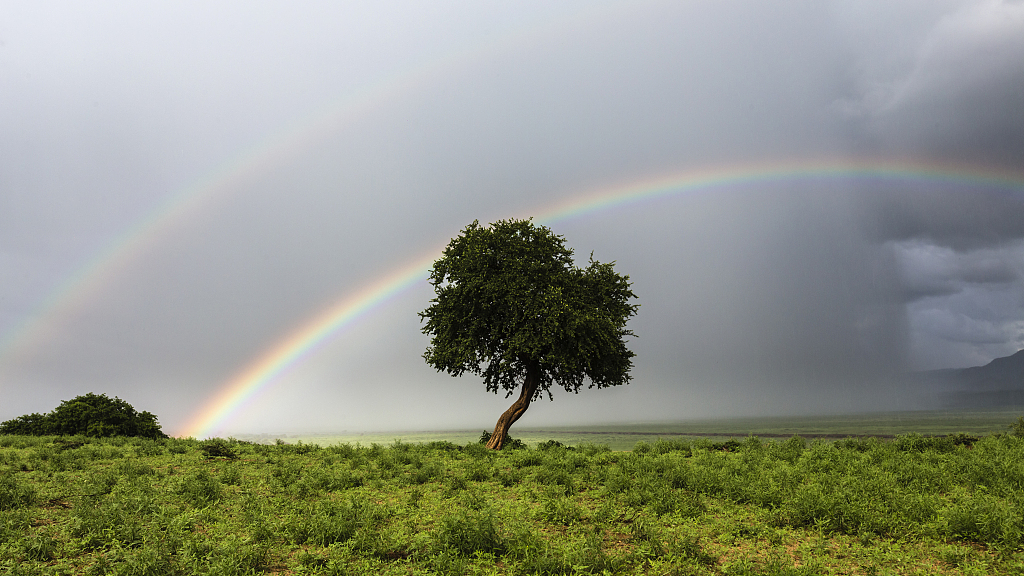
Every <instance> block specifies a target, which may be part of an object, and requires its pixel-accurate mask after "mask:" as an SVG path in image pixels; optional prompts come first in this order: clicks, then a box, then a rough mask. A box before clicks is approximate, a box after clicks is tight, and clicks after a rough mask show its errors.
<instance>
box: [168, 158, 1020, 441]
mask: <svg viewBox="0 0 1024 576" xmlns="http://www.w3.org/2000/svg"><path fill="white" fill-rule="evenodd" d="M836 179H861V180H871V181H880V182H885V181H896V182H898V181H904V182H908V181H912V182H918V183H921V182H924V183H934V184H939V185H944V186H948V185H969V186H972V187H977V186H981V187H985V188H993V189H997V190H1005V191H1011V192H1013V191H1017V192H1024V173H1019V172H1011V171H1006V170H995V169H990V168H984V167H978V166H969V165H957V164H951V163H945V164H939V163H923V162H908V161H902V162H901V161H894V160H850V161H807V162H791V163H785V164H779V163H775V164H745V165H732V166H724V167H718V168H712V169H704V170H692V171H686V172H682V173H676V174H669V175H662V176H658V177H654V178H647V179H644V180H641V181H634V182H632V183H629V184H622V185H618V186H611V187H607V188H603V189H599V190H592V191H589V192H586V193H583V194H579V195H577V196H574V197H572V198H570V199H568V200H566V201H564V202H559V203H556V204H554V205H549V206H546V207H541V208H539V209H537V210H536V211H534V213H533V214H532V215H533V216H534V218H535V220H536V221H537V222H539V223H542V224H553V223H556V222H559V221H563V220H566V219H569V218H576V217H580V216H583V215H586V214H591V213H594V212H599V211H604V210H609V209H612V208H616V207H621V206H626V205H630V204H634V203H638V202H641V201H643V200H649V199H655V198H659V197H669V196H678V195H683V194H687V193H694V192H697V191H701V192H705V193H707V192H712V191H714V190H720V189H725V188H736V187H740V186H744V185H752V184H763V183H771V182H783V181H789V182H792V181H816V180H836ZM530 215H531V214H523V215H519V217H527V216H530ZM440 254H441V247H438V248H437V249H436V250H433V251H430V252H428V253H426V254H423V255H420V256H419V257H417V258H415V259H414V260H412V261H410V262H409V263H407V264H405V265H403V266H401V267H399V268H397V269H395V270H394V271H392V272H390V273H389V274H387V275H385V276H384V277H382V278H380V279H377V280H376V281H374V282H371V283H369V284H367V285H366V286H363V287H361V288H360V289H358V290H356V291H355V292H353V293H348V294H345V295H344V296H343V297H342V298H340V299H339V300H338V301H337V302H335V303H334V304H333V305H332V306H330V307H329V308H327V309H326V310H324V311H322V312H321V313H319V314H317V315H316V316H314V317H313V318H312V319H310V320H308V321H307V322H306V323H304V324H302V325H301V326H300V327H299V328H297V329H296V330H294V331H292V332H291V333H290V334H289V335H288V336H286V337H285V338H283V339H281V340H280V341H279V342H278V343H277V344H275V345H274V346H272V347H271V348H269V349H268V350H267V351H266V352H265V353H264V354H262V355H261V356H259V357H258V358H257V359H256V360H255V361H253V362H252V363H251V364H249V365H248V366H247V367H246V368H244V369H243V370H241V371H240V372H239V373H238V374H237V375H236V376H235V377H233V378H231V379H230V380H229V381H228V382H226V383H225V384H223V385H222V386H221V387H220V390H219V391H218V392H217V393H216V394H215V395H214V396H213V397H212V398H211V399H210V400H208V401H207V402H206V404H205V405H204V406H203V407H202V408H201V409H200V410H199V411H198V412H197V413H196V415H195V416H194V417H193V418H192V419H191V420H190V421H189V422H188V423H187V424H185V426H183V427H182V429H181V430H180V431H179V432H178V435H179V436H194V437H204V436H208V435H210V434H212V433H213V432H215V431H216V430H217V429H218V428H220V427H221V426H222V425H223V424H224V423H225V422H226V421H227V420H228V419H229V418H230V417H231V416H232V415H234V414H236V413H237V412H238V411H239V410H241V409H242V408H243V407H244V406H245V405H246V404H248V402H249V401H250V400H251V399H252V398H254V397H255V396H256V395H257V394H258V393H259V392H260V391H261V390H264V389H265V388H266V387H267V386H269V385H270V384H271V383H272V382H273V381H274V380H275V379H276V378H277V377H278V376H280V375H281V374H282V373H284V372H286V371H287V370H288V369H289V368H291V367H293V366H295V365H296V364H298V363H299V362H301V361H302V360H303V359H305V358H307V357H309V356H310V355H311V354H312V353H313V352H314V351H315V349H316V348H317V347H318V346H320V345H322V344H324V343H325V342H327V341H328V340H329V339H330V338H331V337H333V336H335V335H337V334H338V333H340V332H341V331H342V330H343V329H345V328H347V327H349V326H351V325H352V324H353V323H355V322H356V321H357V320H359V319H360V318H364V317H366V316H367V314H368V313H369V312H370V311H371V310H374V309H377V308H379V307H381V306H382V305H383V304H384V303H386V302H387V301H389V300H391V299H392V298H394V297H395V296H397V295H398V294H400V293H402V292H403V291H404V290H406V289H407V288H409V287H411V286H413V285H414V284H415V283H417V282H424V281H426V278H427V275H428V271H429V269H430V265H431V263H432V262H433V261H434V260H435V259H436V258H437V257H439V256H440Z"/></svg>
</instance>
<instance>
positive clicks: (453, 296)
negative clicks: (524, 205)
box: [420, 220, 639, 448]
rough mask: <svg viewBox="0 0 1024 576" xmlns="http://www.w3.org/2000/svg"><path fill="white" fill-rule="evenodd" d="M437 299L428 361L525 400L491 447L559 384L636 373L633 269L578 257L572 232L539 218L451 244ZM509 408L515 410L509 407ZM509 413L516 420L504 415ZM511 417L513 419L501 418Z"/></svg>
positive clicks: (430, 316) (438, 269)
mask: <svg viewBox="0 0 1024 576" xmlns="http://www.w3.org/2000/svg"><path fill="white" fill-rule="evenodd" d="M430 282H431V284H432V285H433V286H434V291H435V294H436V297H435V298H433V299H432V300H431V301H430V302H431V303H430V306H429V307H428V308H427V309H426V310H424V311H423V312H421V313H420V317H421V320H423V321H425V324H424V326H423V332H424V333H425V334H429V335H431V341H430V346H429V347H428V348H427V351H426V352H425V353H424V358H425V359H426V361H427V363H428V364H430V365H431V366H433V367H434V368H436V369H437V370H438V371H445V372H448V373H449V374H451V375H452V376H460V375H462V374H464V373H465V372H471V373H474V374H477V375H481V376H483V379H484V384H485V386H486V388H487V390H488V391H489V392H495V393H496V392H497V391H498V390H505V391H506V392H507V394H506V395H511V394H512V393H513V392H514V391H515V390H516V389H517V388H518V387H519V386H520V383H522V392H521V395H520V400H519V401H517V403H516V404H514V405H513V406H512V408H510V409H509V412H506V413H505V414H504V415H502V419H500V420H499V422H498V426H497V427H496V428H495V433H494V434H492V439H491V441H490V442H489V443H488V446H490V447H492V448H500V447H501V445H502V443H503V442H504V439H505V436H506V435H507V432H508V426H511V423H512V422H514V421H515V420H517V419H518V418H519V416H521V415H522V413H523V412H525V410H526V408H527V407H528V406H529V403H530V401H532V400H534V399H535V398H536V397H538V396H540V395H541V394H542V393H547V394H548V397H549V398H551V397H552V396H551V390H550V389H551V386H552V385H554V386H557V387H561V388H564V389H565V390H566V391H567V392H573V393H577V392H579V390H580V388H581V387H582V386H583V384H584V381H585V380H589V382H590V384H589V386H588V388H606V387H609V386H618V385H621V384H626V383H628V382H629V380H630V374H629V370H630V368H632V365H633V363H632V358H633V356H634V354H633V352H632V351H630V350H629V349H628V348H627V347H626V341H625V339H626V337H627V336H633V335H634V334H633V332H632V331H631V330H628V329H627V328H626V321H627V320H629V318H630V317H631V316H633V315H634V314H636V311H637V308H638V307H639V305H637V304H632V303H631V302H630V301H631V300H632V299H634V298H636V295H635V294H634V293H633V292H632V290H631V289H630V282H629V276H625V275H620V274H618V273H616V272H615V270H614V263H601V262H598V261H595V260H594V259H593V254H591V258H590V261H589V263H588V265H587V266H586V267H585V268H579V267H577V266H576V265H575V264H574V262H573V251H572V249H571V248H568V247H566V245H565V239H564V238H563V237H562V236H559V235H557V234H555V233H553V232H552V231H551V230H550V229H549V228H547V227H545V226H538V225H535V224H533V222H532V220H502V221H498V222H494V223H493V224H491V225H490V226H489V227H483V226H480V224H479V222H477V221H474V222H473V223H472V224H470V225H469V226H467V227H466V228H465V229H463V230H462V233H461V234H460V235H459V236H457V237H456V238H453V239H452V241H451V242H450V243H449V244H448V246H447V248H445V251H444V253H443V255H442V257H441V258H440V259H439V260H437V261H436V262H434V266H433V268H432V270H431V273H430ZM510 412H511V414H510ZM506 416H507V417H508V418H506ZM503 420H510V421H509V422H508V423H507V425H503Z"/></svg>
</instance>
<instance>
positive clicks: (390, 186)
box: [0, 0, 1024, 435]
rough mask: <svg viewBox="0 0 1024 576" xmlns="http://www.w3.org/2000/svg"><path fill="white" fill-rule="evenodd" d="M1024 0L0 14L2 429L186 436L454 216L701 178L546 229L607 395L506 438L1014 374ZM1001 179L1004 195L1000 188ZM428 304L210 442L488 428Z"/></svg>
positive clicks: (478, 386)
mask: <svg viewBox="0 0 1024 576" xmlns="http://www.w3.org/2000/svg"><path fill="white" fill-rule="evenodd" d="M1022 54H1024V3H1022V2H1019V1H1016V2H1010V1H1006V2H1001V1H967V0H964V1H960V0H956V1H953V0H950V1H939V0H915V1H904V2H891V1H888V0H886V1H882V0H878V1H871V0H869V1H864V0H857V1H854V0H850V1H848V2H822V1H819V0H813V1H812V0H808V1H803V2H800V1H793V2H753V1H751V2H720V1H717V0H716V1H707V2H698V1H693V2H676V1H663V2H596V1H593V0H587V1H584V2H559V3H551V2H382V1H379V0H374V1H372V2H324V3H313V2H308V3H269V2H251V1H247V2H237V3H230V2H195V3H188V2H174V3H137V2H125V3H116V2H103V3H79V4H68V3H56V2H55V3H46V2H38V1H31V2H15V1H9V0H0V346H2V347H0V396H2V397H3V400H2V402H0V420H6V419H9V418H13V417H15V416H18V415H20V414H24V413H27V412H46V411H49V410H51V409H52V408H54V407H55V406H56V405H57V404H58V403H59V402H60V401H61V400H64V399H68V398H71V397H73V396H75V395H78V394H83V393H85V392H96V393H106V394H108V395H110V396H114V395H116V396H119V397H121V398H123V399H125V400H128V401H129V402H130V403H132V404H133V405H134V406H136V408H138V409H141V410H149V411H151V412H154V413H156V414H157V415H158V416H159V417H160V420H161V422H162V424H163V425H164V428H165V430H167V431H169V432H172V433H173V432H175V431H177V430H180V429H181V427H182V426H183V425H184V423H185V422H187V421H188V420H189V418H190V417H192V416H193V415H194V414H196V413H197V412H198V411H199V410H200V409H201V408H202V407H203V406H204V405H205V404H206V403H208V402H209V401H210V399H211V398H212V397H213V396H214V394H215V392H216V391H217V390H219V389H221V388H222V387H223V386H224V384H225V383H226V382H228V381H229V380H231V379H232V378H233V377H234V376H235V375H236V374H238V373H239V372H240V371H242V370H244V369H245V368H246V367H247V366H250V365H251V364H252V362H254V361H256V360H257V359H259V358H260V357H261V356H262V355H264V354H265V353H266V352H267V351H268V350H271V349H273V348H274V346H275V345H276V344H277V343H278V342H280V341H281V339H282V338H284V337H285V336H286V335H287V334H288V333H290V332H291V331H293V330H295V329H296V328H297V327H299V326H301V325H303V324H304V323H306V322H308V321H309V320H310V319H311V318H314V317H316V316H317V315H318V314H320V313H321V312H322V311H323V310H324V309H326V308H327V307H328V306H330V305H331V304H332V303H333V302H336V301H337V300H338V299H339V298H343V297H345V296H346V295H347V294H352V293H355V292H357V291H359V290H361V289H363V288H365V287H366V286H367V285H370V284H372V283H373V282H375V281H376V280H378V279H380V278H382V277H384V276H386V275H387V274H389V273H391V272H393V271H394V270H397V269H400V268H401V267H403V266H406V265H408V263H410V262H412V261H415V260H416V259H417V258H422V257H423V255H424V254H425V251H428V250H433V249H436V248H437V247H439V246H442V245H443V244H444V243H445V242H446V241H447V240H448V239H450V238H451V237H452V236H454V235H456V234H458V232H459V231H460V230H461V229H462V227H464V226H465V225H467V224H469V223H470V222H472V221H473V220H474V219H479V220H481V222H491V221H494V220H496V219H501V218H507V217H512V216H515V217H526V216H530V215H534V214H541V213H543V212H544V211H545V210H547V209H549V208H550V207H551V206H554V205H557V204H558V203H559V202H563V201H569V200H570V199H573V198H585V197H587V195H588V194H593V193H596V192H598V191H601V190H606V189H609V188H614V187H626V186H629V185H631V184H633V183H637V182H643V181H647V180H651V179H652V178H659V177H665V176H670V175H673V174H687V173H690V172H693V171H700V170H716V169H727V167H730V166H733V167H735V166H753V165H766V166H773V165H780V164H788V165H797V166H800V165H808V166H809V165H812V164H814V163H815V162H822V161H832V162H843V161H883V162H891V163H895V164H899V165H907V166H910V165H917V166H921V165H933V166H940V167H946V169H947V170H948V171H949V172H950V173H954V174H964V175H967V174H972V175H974V176H978V175H981V176H985V175H990V176H998V177H999V178H1002V180H1000V181H997V182H993V181H989V182H987V183H986V182H982V181H981V180H979V179H977V178H974V179H973V180H972V179H970V178H960V179H957V178H952V179H948V180H946V181H935V180H926V179H921V178H913V177H907V178H902V179H891V180H878V179H874V180H869V179H865V178H856V177H852V178H851V177H835V178H821V179H814V180H807V179H803V180H801V179H788V180H787V179H775V180H764V181H757V180H755V181H751V182H747V183H733V184H730V185H724V186H719V187H715V188H709V189H706V190H696V191H690V192H686V193H679V194H675V195H668V196H663V197H659V198H656V199H648V200H644V201H639V202H634V203H627V204H623V205H619V206H617V207H614V208H610V209H606V210H599V211H595V212H590V213H587V214H583V215H580V216H576V217H570V218H564V219H561V220H557V221H554V222H552V223H551V226H552V228H553V229H554V231H555V232H556V233H559V234H563V235H564V236H565V237H566V238H567V240H568V243H569V245H570V246H572V247H573V248H574V249H575V250H576V254H577V256H578V257H580V258H581V259H585V258H586V256H587V255H588V254H589V253H590V252H591V251H593V254H594V257H595V258H596V259H598V260H600V261H612V260H614V261H616V269H617V270H618V271H619V272H621V273H624V274H628V275H629V276H630V278H631V279H632V281H633V282H634V291H635V292H636V293H637V294H638V296H639V303H640V304H641V309H640V313H639V315H638V316H637V317H636V318H634V319H633V320H632V322H631V327H632V328H633V330H634V331H635V332H636V333H637V334H638V338H637V339H635V340H633V341H632V343H631V347H632V349H633V350H634V351H635V352H636V354H637V356H636V358H635V368H634V370H633V375H634V382H633V383H632V384H630V385H629V386H627V387H622V388H619V389H612V390H600V391H597V390H589V391H587V390H584V391H583V392H581V393H580V395H579V396H575V397H571V398H570V397H567V395H566V394H565V393H564V392H563V393H556V394H555V401H554V402H551V403H548V402H547V401H544V402H540V403H538V404H535V405H534V407H532V408H531V410H530V412H528V413H527V415H526V416H525V417H524V419H523V420H521V421H520V423H521V425H524V426H527V425H534V426H536V425H557V424H573V423H579V422H610V421H636V420H652V419H658V420H671V419H683V418H697V417H709V416H720V415H759V414H764V415H767V414H789V413H801V412H809V411H813V412H843V411H854V410H865V409H879V408H891V407H892V403H891V398H892V397H891V394H888V393H887V391H886V390H885V389H884V386H880V385H878V384H877V382H878V381H879V377H880V376H883V375H885V374H890V373H898V372H901V371H907V370H922V369H933V368H948V367H966V366H974V365H980V364H984V363H986V362H988V361H990V360H992V359H993V358H996V357H1000V356H1006V355H1009V354H1012V353H1014V352H1016V351H1017V350H1019V349H1021V348H1024V105H1022V102H1024V57H1022ZM1000 182H1001V183H1000ZM430 297H431V291H430V288H429V285H427V284H426V281H425V275H424V281H423V282H420V283H417V284H416V285H415V286H413V287H412V288H410V289H407V290H405V291H403V292H401V293H400V294H399V295H397V296H396V297H394V298H391V299H389V300H388V301H386V302H384V303H383V304H382V305H380V306H379V307H377V308H376V309H374V310H373V311H371V312H370V313H369V314H367V315H365V316H364V317H362V318H361V319H359V320H358V321H356V322H354V323H352V324H351V325H349V326H348V327H347V328H346V329H344V330H341V331H339V332H338V333H337V334H336V335H335V336H334V337H333V338H331V339H330V340H329V341H327V342H326V343H324V344H323V345H322V346H321V347H319V348H317V349H316V350H314V351H313V352H312V353H311V354H310V355H309V356H307V357H306V358H305V359H304V360H303V361H301V362H299V363H298V364H297V365H295V366H294V367H293V368H292V369H290V370H289V371H287V372H285V373H284V374H282V375H281V376H279V377H278V378H276V379H275V380H273V381H272V382H271V383H270V384H268V385H267V386H266V387H265V388H264V389H263V391H262V392H261V393H260V394H259V395H257V396H255V397H254V398H252V399H251V401H250V402H248V403H247V404H245V405H244V406H242V407H241V409H239V410H237V411H235V412H234V413H232V414H231V416H230V417H229V418H227V419H225V420H224V421H223V422H221V423H220V424H219V428H218V429H217V430H218V432H219V433H223V434H225V435H226V434H230V433H235V434H242V433H259V432H267V433H282V432H298V431H341V430H348V431H352V430H364V429H366V430H368V429H445V428H491V427H493V425H494V422H495V420H496V419H497V417H498V415H499V414H500V413H501V411H502V410H504V409H505V408H506V407H507V405H508V403H509V402H510V400H509V399H506V398H504V397H503V396H494V395H491V394H488V393H486V392H485V391H484V387H483V385H482V383H481V382H480V381H479V379H477V378H475V377H473V376H470V375H467V376H464V377H461V378H457V379H456V378H451V377H449V376H447V375H444V374H437V373H435V372H434V371H433V370H432V369H431V368H430V367H428V366H427V365H426V364H425V363H424V362H423V360H422V357H421V354H422V352H423V350H424V348H425V347H426V344H427V337H426V336H424V335H422V334H421V333H420V331H419V328H420V323H419V319H418V317H417V315H416V312H418V311H420V310H422V309H424V308H425V307H426V306H427V302H428V300H429V299H430Z"/></svg>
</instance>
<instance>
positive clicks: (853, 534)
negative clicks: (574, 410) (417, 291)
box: [0, 416, 1024, 576]
mask: <svg viewBox="0 0 1024 576" xmlns="http://www.w3.org/2000/svg"><path fill="white" fill-rule="evenodd" d="M985 418H987V416H986V417H984V418H980V419H981V420H984V419H985ZM924 421H926V420H922V422H924ZM977 421H979V419H978V418H975V422H977ZM765 422H766V421H762V424H764V425H765V426H767V427H766V428H764V430H777V429H778V427H775V428H773V426H777V425H779V422H778V421H775V422H774V423H772V422H768V423H767V424H765ZM1009 423H1010V421H1007V420H1003V422H1002V424H1001V426H999V428H1000V429H1001V430H1003V431H1006V430H1007V424H1009ZM752 424H753V421H750V423H748V424H736V425H737V426H741V427H746V426H750V425H752ZM1021 424H1022V425H1021V426H1020V428H1024V420H1022V421H1021ZM803 425H806V426H808V427H810V428H809V429H827V430H832V431H835V430H837V429H838V428H839V427H841V426H846V425H847V424H844V423H842V422H840V421H838V420H828V421H825V422H824V423H823V424H822V423H818V424H814V423H812V422H811V421H809V420H808V421H805V422H804V424H803ZM879 425H880V426H882V425H883V423H880V424H879ZM934 425H936V426H940V425H943V424H942V422H941V419H939V420H935V421H934ZM968 430H969V429H968ZM587 431H589V430H587ZM647 431H650V433H651V434H652V435H655V436H657V435H659V433H660V432H661V430H660V429H647V428H645V429H641V430H637V429H635V428H631V429H630V430H629V432H631V433H635V432H639V433H640V434H639V436H643V434H646V433H647ZM687 431H691V430H687ZM579 432H580V430H577V431H576V433H579ZM567 433H570V432H567ZM621 433H622V431H621V430H620V431H618V432H616V434H621ZM721 433H725V434H727V433H729V432H728V431H726V432H721ZM762 433H776V432H762ZM779 433H781V432H779ZM1017 433H1019V434H1020V436H1024V429H1021V430H1017V431H1016V432H1015V433H1014V435H1009V434H997V435H991V436H986V437H984V438H980V439H979V438H976V437H971V436H968V435H965V434H960V435H953V436H942V437H926V436H922V435H920V434H908V435H902V436H899V437H897V438H895V439H892V440H882V439H878V438H847V439H843V440H837V441H829V440H824V439H816V440H813V441H810V442H809V441H807V440H806V439H804V438H801V437H799V436H792V437H790V438H788V439H782V438H779V439H777V440H776V439H773V440H772V441H765V440H761V439H759V438H757V437H754V436H743V437H739V439H738V440H737V439H726V438H724V437H714V438H712V439H707V438H698V439H687V438H676V439H666V438H662V439H659V440H656V441H654V442H646V441H640V442H636V443H634V444H633V445H632V450H631V451H613V450H610V449H609V448H608V447H607V446H601V445H597V444H588V443H584V444H581V445H578V446H576V447H566V446H561V445H559V444H558V443H557V442H550V441H549V442H544V443H542V444H539V445H536V446H533V447H526V448H520V449H506V450H503V451H501V452H494V451H490V450H487V449H486V448H484V447H483V446H482V445H481V444H479V443H476V442H472V441H471V442H468V443H466V444H463V445H458V444H454V443H451V442H444V441H440V442H434V443H430V444H411V443H405V442H397V443H390V444H387V445H384V444H373V443H370V444H366V445H362V444H361V445H352V444H334V445H330V446H319V445H315V444H306V443H303V444H298V443H296V444H289V443H285V442H277V443H274V444H256V443H248V442H242V441H238V440H227V441H225V440H209V441H197V440H194V439H169V440H147V439H137V438H110V439H92V438H86V437H31V436H0V573H4V574H12V575H43V574H55V575H56V574H68V575H70V574H88V575H92V574H97V575H98V574H114V575H122V574H123V575H167V574H169V575H174V574H182V575H184V574H210V575H228V576H231V575H248V574H288V575H291V574H296V575H297V574H324V575H343V574H347V575H356V574H365V575H371V574H373V575H376V574H403V575H406V574H414V575H420V574H422V575H427V574H451V575H461V574H479V575H517V576H518V575H533V574H537V575H566V576H568V575H576V574H602V575H604V574H658V575H697V574H706V575H755V574H763V575H776V576H778V575H789V576H793V575H808V576H809V575H817V574H847V575H879V574H921V575H925V574H927V575H933V574H939V575H946V574H955V575H981V574H1024V437H1020V436H1018V435H1016V434H1017ZM581 436H585V437H587V438H590V437H592V436H591V435H581ZM627 436H630V437H631V438H636V437H637V436H638V435H635V434H627Z"/></svg>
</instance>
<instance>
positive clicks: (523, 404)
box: [487, 362, 540, 450]
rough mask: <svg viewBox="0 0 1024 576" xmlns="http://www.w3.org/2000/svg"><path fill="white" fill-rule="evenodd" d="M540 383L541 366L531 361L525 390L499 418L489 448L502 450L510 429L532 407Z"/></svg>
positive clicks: (527, 369) (488, 442)
mask: <svg viewBox="0 0 1024 576" xmlns="http://www.w3.org/2000/svg"><path fill="white" fill-rule="evenodd" d="M539 383H540V366H538V365H537V363H536V362H531V363H530V364H529V365H528V366H527V367H526V380H525V381H523V391H522V392H521V393H520V394H519V399H518V400H516V401H515V402H513V403H512V406H509V409H508V410H505V413H504V414H502V415H501V418H498V424H497V425H496V426H495V427H494V433H492V434H491V439H490V440H488V441H487V447H488V448H492V449H494V450H501V447H502V446H504V445H505V439H506V438H508V429H509V428H511V427H512V425H513V424H515V422H516V420H519V418H521V417H522V415H523V414H524V413H525V412H526V409H527V408H529V407H530V402H531V401H532V400H533V395H534V394H536V393H537V385H538V384H539Z"/></svg>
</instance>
